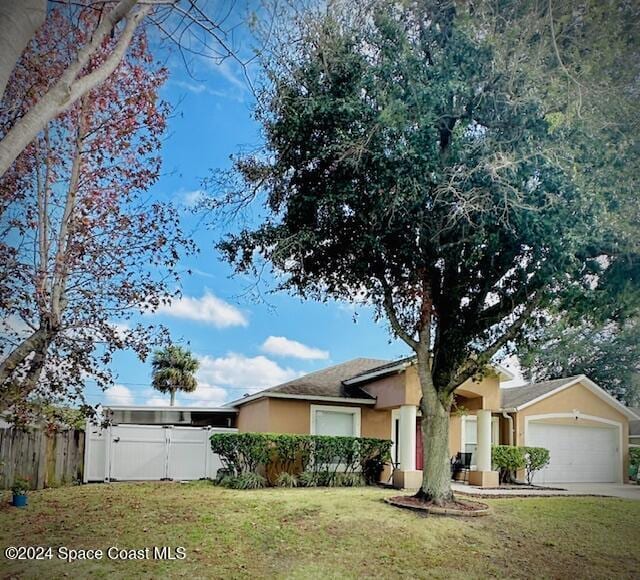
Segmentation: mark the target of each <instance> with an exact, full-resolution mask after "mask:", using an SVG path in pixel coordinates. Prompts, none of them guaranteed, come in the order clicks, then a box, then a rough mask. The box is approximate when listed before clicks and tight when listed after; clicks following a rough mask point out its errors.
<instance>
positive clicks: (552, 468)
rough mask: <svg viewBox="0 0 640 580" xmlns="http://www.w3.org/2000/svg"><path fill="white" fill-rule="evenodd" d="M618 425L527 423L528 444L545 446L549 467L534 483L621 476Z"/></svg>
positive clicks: (593, 479)
mask: <svg viewBox="0 0 640 580" xmlns="http://www.w3.org/2000/svg"><path fill="white" fill-rule="evenodd" d="M618 439H619V436H618V428H617V427H586V426H582V425H554V424H550V423H544V422H542V421H535V422H533V421H532V422H530V423H529V424H528V426H527V443H526V444H527V445H531V446H534V447H546V448H547V449H548V450H549V454H550V463H549V466H548V467H547V468H545V469H543V470H541V471H540V472H538V473H537V474H536V475H535V478H534V483H536V484H543V483H573V482H585V483H601V482H602V483H604V482H613V481H617V480H618V479H619V473H618V471H619V470H620V457H619V450H618V445H619V443H618Z"/></svg>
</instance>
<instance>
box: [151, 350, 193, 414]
mask: <svg viewBox="0 0 640 580" xmlns="http://www.w3.org/2000/svg"><path fill="white" fill-rule="evenodd" d="M199 364H200V363H199V362H198V360H197V359H196V358H195V357H194V356H193V355H192V354H191V353H190V352H189V351H188V350H187V349H186V348H182V347H181V346H175V345H171V346H168V347H166V348H164V349H163V350H158V351H156V352H155V353H154V355H153V360H152V362H151V366H152V367H153V378H152V385H153V388H154V389H156V390H158V391H160V392H161V393H171V406H172V407H173V406H174V405H175V402H176V391H184V392H186V393H191V392H193V391H195V390H196V387H197V386H198V381H197V379H196V378H195V377H194V376H193V373H195V372H196V371H197V370H198V366H199Z"/></svg>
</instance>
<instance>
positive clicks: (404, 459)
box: [393, 405, 422, 489]
mask: <svg viewBox="0 0 640 580" xmlns="http://www.w3.org/2000/svg"><path fill="white" fill-rule="evenodd" d="M417 410H418V408H417V407H416V406H415V405H401V406H400V409H399V412H398V433H397V435H398V438H397V440H396V444H397V445H398V461H399V463H400V465H399V466H398V469H396V470H395V471H394V472H393V486H394V487H398V488H400V489H417V488H419V487H420V485H421V484H422V471H416V413H417Z"/></svg>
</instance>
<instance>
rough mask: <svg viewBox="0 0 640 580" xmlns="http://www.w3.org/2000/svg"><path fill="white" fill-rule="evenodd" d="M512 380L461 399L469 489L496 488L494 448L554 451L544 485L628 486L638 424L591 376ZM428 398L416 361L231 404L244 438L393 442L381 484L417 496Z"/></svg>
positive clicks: (468, 391)
mask: <svg viewBox="0 0 640 580" xmlns="http://www.w3.org/2000/svg"><path fill="white" fill-rule="evenodd" d="M511 378H513V377H512V375H511V374H510V373H509V371H507V370H506V369H504V368H503V367H500V366H494V367H492V368H491V369H489V371H488V372H487V373H486V376H485V377H484V378H483V379H482V380H480V381H474V380H468V381H467V382H465V383H464V384H462V385H461V386H460V387H459V388H458V389H457V390H456V392H455V408H456V410H455V411H454V412H452V414H451V418H450V430H449V431H450V434H449V452H450V455H451V456H455V455H456V453H458V452H471V453H472V454H473V456H472V471H471V473H470V474H469V481H470V483H472V484H477V485H482V486H486V487H493V486H496V485H498V474H497V472H495V471H492V465H491V444H492V443H496V444H497V443H502V444H516V445H532V446H542V447H547V448H548V449H549V450H550V453H551V463H550V465H549V466H548V467H547V468H546V469H544V470H542V471H541V472H540V473H539V474H538V475H537V476H536V483H562V482H573V481H583V482H622V481H624V480H625V477H626V475H625V474H626V467H627V461H628V447H629V421H630V420H631V419H635V418H636V417H635V415H634V414H633V413H632V412H631V411H630V410H629V409H627V408H626V407H625V406H624V405H622V404H621V403H619V402H618V401H617V400H616V399H614V398H613V397H611V396H610V395H609V394H608V393H606V392H605V391H604V390H603V389H601V388H600V387H599V386H598V385H596V384H595V383H594V382H593V381H591V380H589V379H588V378H587V377H585V376H583V375H580V376H576V377H569V378H566V379H558V380H555V381H547V382H544V383H537V384H530V385H525V386H521V387H515V388H509V389H507V388H501V382H503V381H507V380H509V379H511ZM420 396H421V395H420V387H419V384H418V377H417V372H416V368H415V364H414V361H413V359H411V358H409V359H403V360H400V361H395V362H388V361H383V360H376V359H367V358H358V359H354V360H351V361H348V362H345V363H343V364H339V365H336V366H332V367H329V368H326V369H323V370H320V371H316V372H313V373H310V374H307V375H305V376H302V377H300V378H298V379H295V380H293V381H289V382H287V383H284V384H281V385H278V386H276V387H272V388H269V389H266V390H264V391H261V392H259V393H256V394H253V395H249V396H246V397H244V398H242V399H239V400H236V401H233V402H232V403H230V404H229V406H232V407H234V408H236V409H237V413H238V415H237V423H236V425H237V428H238V429H239V430H240V431H245V432H247V431H254V432H271V433H300V434H324V435H352V436H362V437H380V438H386V439H391V440H392V442H393V447H392V458H393V463H394V466H389V469H388V470H387V471H386V472H385V473H384V474H383V479H385V480H390V479H391V477H392V478H393V483H394V485H395V486H397V487H405V488H415V487H418V486H419V485H420V482H421V478H422V472H421V466H422V449H421V447H422V445H421V428H420V424H421V417H420V411H419V409H418V406H419V402H420ZM392 467H395V469H392Z"/></svg>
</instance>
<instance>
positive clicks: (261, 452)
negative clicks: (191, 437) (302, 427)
mask: <svg viewBox="0 0 640 580" xmlns="http://www.w3.org/2000/svg"><path fill="white" fill-rule="evenodd" d="M210 439H211V449H212V450H213V452H214V453H216V454H218V455H219V456H220V460H221V461H222V464H223V469H222V470H220V471H221V472H222V474H223V477H222V478H220V479H221V480H222V481H221V482H222V483H225V484H226V485H229V486H230V487H231V486H234V482H235V480H236V479H238V478H240V479H242V480H244V479H246V478H245V476H246V475H247V474H260V475H262V474H267V480H268V482H269V483H271V484H276V485H290V486H291V485H292V484H293V481H292V480H291V479H289V478H286V477H285V478H282V477H280V475H281V474H282V473H287V474H290V475H292V476H298V475H299V477H296V484H297V483H298V482H299V483H300V485H305V486H308V485H356V484H357V483H360V482H366V483H367V484H371V483H376V482H377V481H378V479H379V477H380V473H381V472H382V469H383V468H384V464H385V463H386V462H387V461H390V459H391V453H390V450H391V441H388V440H385V439H372V438H366V437H332V436H327V435H287V434H274V433H214V434H213V435H211V438H210ZM285 481H286V484H285Z"/></svg>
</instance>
